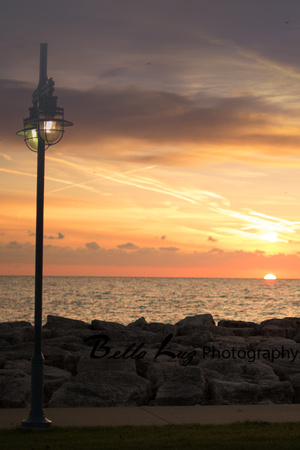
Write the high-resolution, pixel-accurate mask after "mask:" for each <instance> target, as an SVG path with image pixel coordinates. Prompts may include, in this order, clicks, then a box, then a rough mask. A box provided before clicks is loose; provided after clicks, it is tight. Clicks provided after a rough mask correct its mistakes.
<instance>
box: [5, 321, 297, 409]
mask: <svg viewBox="0 0 300 450" xmlns="http://www.w3.org/2000/svg"><path fill="white" fill-rule="evenodd" d="M42 336H43V354H44V357H45V366H44V374H45V375H44V388H45V394H44V396H45V406H46V407H49V408H60V407H64V408H68V407H82V406H84V407H112V406H113V407H125V406H193V405H235V404H248V405H255V404H257V405H263V404H293V403H294V404H297V403H300V318H297V317H291V318H284V319H269V320H266V321H263V322H261V323H260V324H257V323H254V322H244V321H232V320H222V321H219V323H218V325H216V323H215V321H214V319H213V317H212V315H211V314H201V315H196V316H189V317H186V318H184V319H181V320H180V321H178V322H177V323H176V324H164V323H156V322H152V323H151V322H150V323H148V322H147V321H146V320H145V319H144V318H143V317H141V318H139V319H138V320H136V321H135V322H133V323H131V324H129V325H127V326H126V325H122V324H120V323H116V322H106V321H101V320H93V321H92V322H91V323H86V322H83V321H80V320H74V319H70V318H66V317H61V316H52V315H49V316H48V317H47V323H46V324H45V325H44V326H43V327H42ZM33 338H34V331H33V327H32V325H31V324H30V323H28V322H24V321H23V322H7V323H1V324H0V350H1V353H0V355H1V356H0V377H1V379H2V387H3V389H2V392H1V393H0V408H14V407H17V408H22V407H27V406H28V405H29V402H30V374H31V363H30V361H31V357H32V352H33Z"/></svg>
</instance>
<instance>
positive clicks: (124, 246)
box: [118, 242, 139, 250]
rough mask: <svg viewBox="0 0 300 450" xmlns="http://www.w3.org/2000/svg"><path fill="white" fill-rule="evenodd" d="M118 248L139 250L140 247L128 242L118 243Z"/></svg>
mask: <svg viewBox="0 0 300 450" xmlns="http://www.w3.org/2000/svg"><path fill="white" fill-rule="evenodd" d="M118 248H120V249H121V250H137V249H138V248H139V247H138V246H137V245H134V244H132V243H131V242H127V244H121V245H118Z"/></svg>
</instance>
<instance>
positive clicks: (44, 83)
mask: <svg viewBox="0 0 300 450" xmlns="http://www.w3.org/2000/svg"><path fill="white" fill-rule="evenodd" d="M53 91H54V81H53V79H52V78H49V79H48V77H47V44H40V78H39V84H38V87H37V89H36V90H35V91H34V92H33V94H32V105H33V106H31V107H30V108H29V114H30V115H29V117H27V118H26V119H24V128H23V130H21V131H18V132H17V135H18V136H23V137H24V141H25V144H26V145H27V147H28V148H29V149H30V150H32V151H34V152H37V196H36V247H35V309H34V314H35V322H34V353H33V357H32V361H31V364H32V370H31V409H30V413H29V417H28V419H27V420H23V421H22V427H24V428H34V429H42V428H48V427H50V426H51V423H52V422H51V420H48V419H46V417H45V413H44V410H43V390H44V356H43V353H42V303H43V238H44V178H45V150H46V149H47V148H48V147H50V146H51V145H54V144H57V143H58V142H59V141H60V140H61V139H62V137H63V133H64V128H65V127H66V126H71V125H73V124H72V122H68V121H67V120H64V109H63V108H59V107H58V106H57V97H55V96H54V95H53Z"/></svg>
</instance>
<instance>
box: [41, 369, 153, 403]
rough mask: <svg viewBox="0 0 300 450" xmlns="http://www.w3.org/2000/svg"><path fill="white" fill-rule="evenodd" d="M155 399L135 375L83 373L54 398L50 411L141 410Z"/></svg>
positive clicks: (141, 380)
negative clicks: (63, 409)
mask: <svg viewBox="0 0 300 450" xmlns="http://www.w3.org/2000/svg"><path fill="white" fill-rule="evenodd" d="M151 397H152V386H151V383H150V382H149V381H147V380H145V379H144V378H141V377H139V376H138V375H136V374H133V373H132V372H126V371H125V372H122V371H116V370H111V371H110V370H106V371H103V372H101V371H99V370H95V371H90V372H82V373H80V374H79V375H77V376H75V377H73V378H72V379H71V380H70V381H67V382H66V383H64V384H63V385H62V387H61V388H60V389H58V390H57V391H56V392H54V394H53V395H52V397H51V399H50V401H49V403H48V406H49V407H59V408H62V407H70V408H73V407H95V406H101V407H102V406H141V405H146V404H147V403H148V402H149V400H150V399H151Z"/></svg>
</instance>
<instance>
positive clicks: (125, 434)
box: [0, 422, 300, 450]
mask: <svg viewBox="0 0 300 450" xmlns="http://www.w3.org/2000/svg"><path fill="white" fill-rule="evenodd" d="M0 448H1V450H10V449H11V450H15V449H16V448H22V450H35V449H38V450H68V449H70V450H71V449H72V450H77V449H78V450H81V449H82V448H84V449H89V450H90V449H91V450H92V449H97V450H99V449H105V450H110V449H113V450H115V449H116V448H117V449H120V450H123V449H124V450H126V449H130V450H133V449H139V450H140V449H141V448H142V449H143V450H144V449H145V450H147V449H151V450H153V449H156V448H157V449H174V450H175V449H180V450H181V449H182V448H185V449H186V448H188V449H199V448H201V449H216V448H218V450H223V449H224V450H225V449H226V450H229V449H230V450H235V449H236V450H241V449H242V450H243V449H245V450H247V449H249V450H250V449H251V450H254V449H255V450H260V449H272V450H277V449H278V450H279V449H280V450H281V449H282V448H288V449H298V450H299V448H300V423H299V424H298V423H275V424H274V423H267V422H245V423H235V424H231V425H198V424H197V425H196V424H195V425H163V426H123V427H53V428H52V429H50V430H43V431H30V430H23V429H20V428H17V429H11V430H0Z"/></svg>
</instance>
